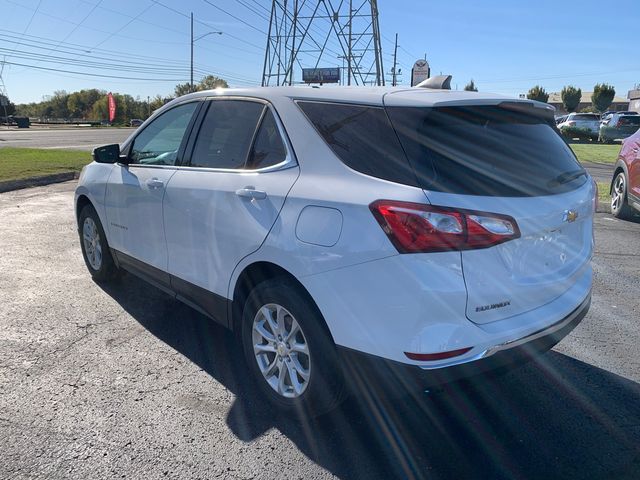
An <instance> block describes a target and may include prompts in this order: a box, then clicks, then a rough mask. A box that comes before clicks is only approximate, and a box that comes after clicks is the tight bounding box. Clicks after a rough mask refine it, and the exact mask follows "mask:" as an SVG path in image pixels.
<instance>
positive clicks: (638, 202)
mask: <svg viewBox="0 0 640 480" xmlns="http://www.w3.org/2000/svg"><path fill="white" fill-rule="evenodd" d="M609 192H610V193H611V213H612V214H613V215H614V216H616V217H618V218H630V217H631V216H633V214H634V212H640V130H636V133H634V134H633V135H631V136H630V137H628V138H627V139H625V140H624V141H623V142H622V146H621V147H620V153H619V154H618V161H617V162H616V165H615V168H614V173H613V179H612V180H611V187H610V190H609Z"/></svg>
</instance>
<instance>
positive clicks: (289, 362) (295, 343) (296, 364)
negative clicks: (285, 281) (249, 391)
mask: <svg viewBox="0 0 640 480" xmlns="http://www.w3.org/2000/svg"><path fill="white" fill-rule="evenodd" d="M252 343H253V352H254V356H255V359H256V362H257V363H258V368H259V369H260V371H261V372H262V376H263V377H264V379H265V380H266V382H267V383H268V384H269V385H270V386H271V388H272V389H273V390H274V391H275V392H276V393H278V394H279V395H281V396H283V397H285V398H297V397H299V396H300V395H302V394H303V393H304V391H305V390H306V388H307V386H308V385H309V379H310V376H311V357H310V355H309V345H308V342H307V339H306V337H305V335H304V333H303V331H302V329H301V328H300V325H299V324H298V322H297V320H296V319H295V317H294V316H293V315H292V314H291V313H290V312H289V311H288V310H287V309H286V308H284V307H283V306H282V305H278V304H276V303H269V304H266V305H263V306H262V307H260V308H259V309H258V312H257V313H256V315H255V317H254V319H253V328H252Z"/></svg>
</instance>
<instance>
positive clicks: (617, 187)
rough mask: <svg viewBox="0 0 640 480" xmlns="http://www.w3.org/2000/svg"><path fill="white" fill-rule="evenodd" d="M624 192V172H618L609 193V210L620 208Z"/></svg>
mask: <svg viewBox="0 0 640 480" xmlns="http://www.w3.org/2000/svg"><path fill="white" fill-rule="evenodd" d="M625 193H626V189H625V185H624V174H622V173H620V174H618V176H617V177H616V180H615V182H613V192H612V194H611V210H613V211H614V212H617V211H618V210H620V208H622V204H623V202H624V196H625Z"/></svg>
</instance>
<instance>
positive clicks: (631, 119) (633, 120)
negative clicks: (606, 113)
mask: <svg viewBox="0 0 640 480" xmlns="http://www.w3.org/2000/svg"><path fill="white" fill-rule="evenodd" d="M618 123H620V124H623V125H633V126H637V125H640V115H625V116H624V117H620V120H619V121H618Z"/></svg>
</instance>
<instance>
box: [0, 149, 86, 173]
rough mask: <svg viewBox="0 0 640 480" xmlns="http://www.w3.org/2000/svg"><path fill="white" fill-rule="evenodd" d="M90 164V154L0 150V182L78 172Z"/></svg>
mask: <svg viewBox="0 0 640 480" xmlns="http://www.w3.org/2000/svg"><path fill="white" fill-rule="evenodd" d="M89 162H91V154H90V153H89V152H82V151H78V150H43V149H38V148H13V147H4V148H0V181H5V180H19V179H22V178H29V177H37V176H40V175H49V174H53V173H63V172H78V171H80V170H81V169H82V167H84V166H85V165H86V164H87V163H89Z"/></svg>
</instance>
